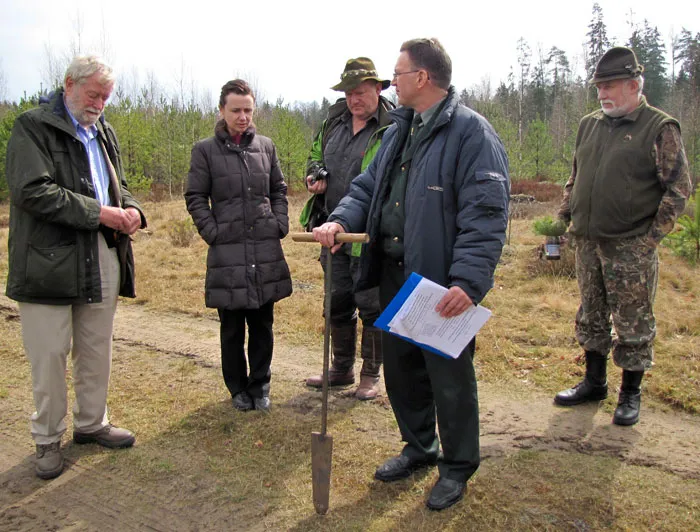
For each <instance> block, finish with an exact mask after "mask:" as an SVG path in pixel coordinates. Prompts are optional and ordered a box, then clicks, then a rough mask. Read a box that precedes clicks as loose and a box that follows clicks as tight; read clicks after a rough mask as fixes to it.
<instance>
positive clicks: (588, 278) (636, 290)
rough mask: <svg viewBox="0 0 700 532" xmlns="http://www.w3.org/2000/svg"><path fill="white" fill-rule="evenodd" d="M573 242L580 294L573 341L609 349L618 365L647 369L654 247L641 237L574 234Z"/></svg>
mask: <svg viewBox="0 0 700 532" xmlns="http://www.w3.org/2000/svg"><path fill="white" fill-rule="evenodd" d="M574 243H575V246H576V277H577V279H578V286H579V291H580V293H581V305H580V306H579V309H578V312H577V313H576V339H577V340H578V342H579V344H580V345H581V347H583V349H585V350H586V351H597V352H599V353H603V354H607V353H608V351H610V349H611V347H612V352H613V361H614V362H615V365H616V366H618V367H621V368H622V369H626V370H628V371H642V370H647V369H650V368H651V363H652V360H653V358H654V347H653V342H654V337H655V336H656V321H655V319H654V311H653V305H654V296H655V295H656V285H657V282H658V271H659V257H658V253H657V251H656V246H654V245H653V244H650V243H649V242H648V241H647V239H646V237H645V236H641V237H633V238H623V239H619V240H607V241H595V240H587V239H585V238H582V237H576V239H575V242H574ZM611 318H612V320H611ZM613 327H614V335H613V332H612V328H613Z"/></svg>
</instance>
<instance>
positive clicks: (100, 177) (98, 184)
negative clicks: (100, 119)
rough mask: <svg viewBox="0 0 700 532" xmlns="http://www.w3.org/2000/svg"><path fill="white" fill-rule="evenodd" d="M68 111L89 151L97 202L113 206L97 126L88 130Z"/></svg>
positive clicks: (107, 172)
mask: <svg viewBox="0 0 700 532" xmlns="http://www.w3.org/2000/svg"><path fill="white" fill-rule="evenodd" d="M66 111H67V112H68V116H70V119H71V121H72V122H73V125H74V126H75V131H76V133H77V135H78V138H79V139H80V142H82V143H83V145H84V146H85V149H86V150H87V154H88V159H89V160H90V174H91V175H92V184H93V186H94V187H95V192H96V193H97V200H98V201H99V202H100V205H111V204H112V200H111V199H110V197H109V171H108V170H107V165H106V164H105V159H104V156H103V154H102V147H101V146H100V141H99V139H98V138H97V126H94V125H92V126H90V127H89V128H88V129H85V128H84V127H83V126H81V125H80V124H79V123H78V121H77V120H76V119H75V117H74V116H73V113H71V112H70V109H68V106H67V105H66Z"/></svg>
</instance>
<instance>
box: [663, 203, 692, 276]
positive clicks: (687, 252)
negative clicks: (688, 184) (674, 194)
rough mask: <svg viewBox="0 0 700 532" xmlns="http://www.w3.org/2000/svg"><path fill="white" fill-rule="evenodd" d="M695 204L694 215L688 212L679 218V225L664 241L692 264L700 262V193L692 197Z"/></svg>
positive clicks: (676, 253)
mask: <svg viewBox="0 0 700 532" xmlns="http://www.w3.org/2000/svg"><path fill="white" fill-rule="evenodd" d="M689 203H690V204H693V205H694V208H693V209H692V210H693V211H694V214H693V216H692V217H691V216H689V215H687V214H684V215H682V216H681V217H680V218H678V222H677V225H678V226H679V227H678V228H677V229H676V230H675V231H674V232H672V233H670V234H669V235H668V237H666V240H664V243H665V244H666V245H667V246H668V247H670V248H671V250H672V251H673V253H674V254H675V255H678V256H679V257H682V258H684V259H685V260H687V261H688V262H690V263H691V264H699V263H700V195H698V194H696V195H695V196H693V197H691V198H690V202H689Z"/></svg>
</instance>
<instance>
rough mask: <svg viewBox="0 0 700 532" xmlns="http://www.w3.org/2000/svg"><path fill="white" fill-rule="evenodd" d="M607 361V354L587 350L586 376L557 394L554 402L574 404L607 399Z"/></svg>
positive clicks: (566, 404) (563, 404)
mask: <svg viewBox="0 0 700 532" xmlns="http://www.w3.org/2000/svg"><path fill="white" fill-rule="evenodd" d="M607 363H608V357H607V355H604V354H602V353H598V352H597V351H586V376H585V377H584V378H583V380H582V381H581V382H579V383H578V384H577V385H576V386H574V387H573V388H569V389H568V390H564V391H562V392H559V393H558V394H557V395H555V396H554V402H555V403H556V404H558V405H561V406H574V405H578V404H581V403H585V402H587V401H602V400H603V399H605V398H606V397H607V396H608V381H607V372H606V369H607Z"/></svg>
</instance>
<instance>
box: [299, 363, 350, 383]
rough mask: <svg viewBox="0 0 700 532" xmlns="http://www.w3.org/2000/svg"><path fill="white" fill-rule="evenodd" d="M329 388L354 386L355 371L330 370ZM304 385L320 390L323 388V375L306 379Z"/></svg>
mask: <svg viewBox="0 0 700 532" xmlns="http://www.w3.org/2000/svg"><path fill="white" fill-rule="evenodd" d="M328 384H329V386H348V385H349V384H355V369H354V368H352V367H351V368H350V369H349V370H347V371H337V370H334V369H333V368H331V371H330V373H329V375H328ZM306 385H307V386H310V387H312V388H321V387H322V386H323V375H314V376H313V377H309V378H308V379H306Z"/></svg>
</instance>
